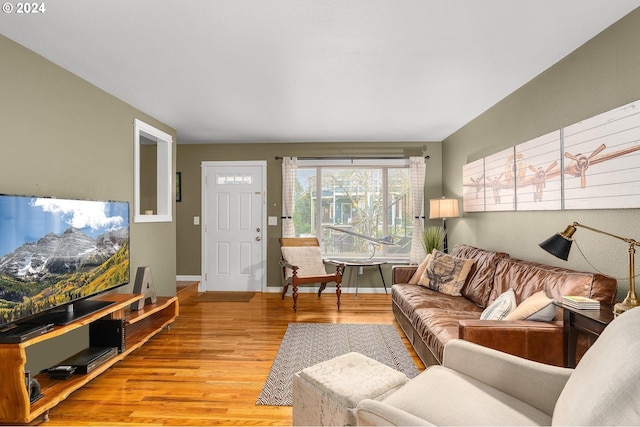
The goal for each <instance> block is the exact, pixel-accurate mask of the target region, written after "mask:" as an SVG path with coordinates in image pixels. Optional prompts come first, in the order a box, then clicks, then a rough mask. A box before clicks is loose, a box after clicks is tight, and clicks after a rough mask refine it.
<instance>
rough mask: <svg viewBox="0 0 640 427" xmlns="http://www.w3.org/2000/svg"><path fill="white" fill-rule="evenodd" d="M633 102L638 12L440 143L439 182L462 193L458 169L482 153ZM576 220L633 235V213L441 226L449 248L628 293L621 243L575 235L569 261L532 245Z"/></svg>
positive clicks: (639, 216)
mask: <svg viewBox="0 0 640 427" xmlns="http://www.w3.org/2000/svg"><path fill="white" fill-rule="evenodd" d="M638 99H640V9H636V10H635V11H633V12H632V13H630V14H629V15H627V16H626V17H624V18H623V19H622V20H620V21H619V22H617V23H616V24H614V25H613V26H611V27H610V28H608V29H607V30H605V31H604V32H603V33H601V34H599V35H598V36H596V37H595V38H593V39H592V40H590V41H589V42H587V43H586V44H585V45H583V46H582V47H580V48H579V49H577V50H576V51H575V52H573V53H572V54H571V55H569V56H567V57H566V58H564V59H563V60H561V61H560V62H558V63H557V64H556V65H554V66H553V67H551V68H550V69H548V70H547V71H545V72H544V73H542V74H541V75H539V76H538V77H536V78H535V79H533V80H532V81H530V82H529V83H528V84H526V85H525V86H523V87H522V88H520V89H519V90H517V91H516V92H514V93H513V94H511V95H510V96H508V97H507V98H505V99H504V100H502V101H501V102H499V103H498V104H496V105H495V106H493V107H492V108H491V109H489V110H488V111H487V112H485V113H484V114H482V115H480V116H479V117H477V118H476V119H475V120H473V121H472V122H470V123H468V124H467V125H466V126H464V127H463V128H462V129H460V130H459V131H457V132H456V133H454V134H453V135H451V136H450V137H449V138H447V139H446V140H445V141H444V142H443V171H444V176H443V185H444V188H445V189H446V190H447V191H448V192H449V193H451V194H456V195H457V196H458V197H461V195H462V166H463V165H464V164H465V163H468V162H471V161H474V160H477V159H479V158H482V157H484V156H486V155H488V154H493V153H495V152H498V151H500V150H502V149H505V148H508V147H511V146H514V145H516V144H519V143H521V142H525V141H528V140H530V139H532V138H535V137H537V136H540V135H543V134H546V133H548V132H551V131H554V130H557V129H560V128H561V127H564V126H567V125H570V124H573V123H576V122H579V121H581V120H583V119H586V118H589V117H592V116H594V115H597V114H599V113H602V112H605V111H607V110H610V109H612V108H615V107H619V106H621V105H624V104H626V103H629V102H632V101H635V100H638ZM573 221H578V222H581V223H584V224H586V225H590V226H592V227H595V228H599V229H603V230H606V231H609V232H611V233H614V234H618V235H620V236H628V237H632V238H635V239H638V238H640V226H639V225H640V210H639V209H615V210H574V211H545V212H491V213H465V214H464V215H463V217H462V218H460V219H452V220H449V221H447V225H448V228H449V231H450V240H451V242H452V243H453V244H456V243H469V244H473V245H478V246H481V247H484V248H488V249H499V250H503V251H506V252H509V253H510V254H511V255H512V256H515V257H518V258H524V259H528V260H533V261H539V262H543V263H547V264H554V265H559V266H565V267H568V268H574V269H578V270H585V271H595V269H598V270H600V271H602V272H604V273H607V274H609V275H612V276H614V277H616V278H622V279H623V280H619V292H618V296H619V298H623V297H624V295H626V293H627V291H628V282H629V281H628V280H626V279H625V278H628V264H627V245H626V244H625V243H624V242H621V241H618V240H616V239H612V238H609V237H606V236H602V235H599V234H597V233H593V232H591V231H588V230H584V229H583V230H580V229H579V230H578V232H577V233H576V235H575V238H576V239H577V241H578V243H579V244H580V248H582V250H583V252H584V254H585V255H586V257H587V258H588V259H589V260H590V261H591V263H592V264H593V266H591V265H589V264H588V263H587V262H586V261H585V260H584V259H583V257H582V256H581V255H580V253H579V251H578V249H577V248H575V245H574V248H573V249H572V251H571V255H570V257H569V261H568V262H564V261H561V260H558V259H556V258H554V257H553V256H551V255H549V254H547V253H546V252H544V251H543V250H542V249H540V248H539V247H538V243H539V242H541V241H543V240H544V239H546V238H547V237H549V236H551V235H552V234H554V233H556V232H558V231H562V230H564V228H565V226H567V225H568V224H570V223H571V222H573Z"/></svg>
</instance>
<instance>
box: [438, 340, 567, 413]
mask: <svg viewBox="0 0 640 427" xmlns="http://www.w3.org/2000/svg"><path fill="white" fill-rule="evenodd" d="M442 365H443V366H444V367H447V368H449V369H452V370H455V371H457V372H460V373H462V374H465V375H467V376H470V377H472V378H475V379H477V380H479V381H482V382H483V383H485V384H488V385H490V386H491V387H493V388H495V389H497V390H500V391H502V392H504V393H507V394H509V395H511V396H513V397H515V398H516V399H519V400H522V401H524V402H526V403H528V404H529V405H531V406H533V407H535V408H537V409H539V410H541V411H542V412H544V413H546V414H548V415H549V416H551V415H552V414H553V409H554V407H555V404H556V401H557V400H558V397H559V396H560V393H561V392H562V390H563V389H564V386H565V384H566V382H567V380H568V379H569V377H570V376H571V374H572V373H573V369H569V368H561V367H558V366H551V365H547V364H544V363H539V362H535V361H532V360H527V359H523V358H521V357H517V356H514V355H511V354H507V353H504V352H501V351H498V350H494V349H491V348H487V347H483V346H481V345H478V344H474V343H470V342H467V341H464V340H461V339H454V340H450V341H449V342H448V343H447V345H446V346H445V348H444V356H443V360H442Z"/></svg>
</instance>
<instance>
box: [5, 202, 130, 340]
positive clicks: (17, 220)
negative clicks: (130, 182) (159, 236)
mask: <svg viewBox="0 0 640 427" xmlns="http://www.w3.org/2000/svg"><path fill="white" fill-rule="evenodd" d="M127 283H129V203H128V202H116V201H91V200H71V199H54V198H42V197H31V196H15V195H0V329H4V330H6V329H10V328H12V327H14V326H15V325H18V324H24V325H27V324H44V323H54V324H66V323H69V322H71V321H73V320H75V319H77V318H79V317H83V316H86V315H87V314H89V313H92V312H94V311H95V310H98V309H100V308H102V307H103V306H105V305H106V304H108V303H105V302H103V301H92V300H89V299H88V298H89V297H92V296H95V295H98V294H101V293H104V292H106V291H109V290H112V289H115V288H117V287H119V286H122V285H125V284H127Z"/></svg>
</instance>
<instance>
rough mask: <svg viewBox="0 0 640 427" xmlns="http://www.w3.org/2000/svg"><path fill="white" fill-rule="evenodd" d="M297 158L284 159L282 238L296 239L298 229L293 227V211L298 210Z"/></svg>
mask: <svg viewBox="0 0 640 427" xmlns="http://www.w3.org/2000/svg"><path fill="white" fill-rule="evenodd" d="M297 163H298V158H297V157H283V158H282V237H295V236H296V229H295V226H294V225H293V211H294V210H295V208H296V199H295V197H294V196H295V194H294V193H295V189H296V172H297V170H298V164H297Z"/></svg>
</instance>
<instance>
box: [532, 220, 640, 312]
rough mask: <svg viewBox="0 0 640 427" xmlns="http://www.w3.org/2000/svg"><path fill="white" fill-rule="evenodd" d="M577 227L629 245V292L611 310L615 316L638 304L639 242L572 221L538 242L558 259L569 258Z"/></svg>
mask: <svg viewBox="0 0 640 427" xmlns="http://www.w3.org/2000/svg"><path fill="white" fill-rule="evenodd" d="M578 227H581V228H586V229H587V230H591V231H595V232H596V233H600V234H604V235H605V236H609V237H613V238H616V239H618V240H622V241H624V242H626V243H627V244H628V245H629V250H628V253H629V292H628V293H627V297H626V298H625V299H624V301H622V302H619V303H617V304H616V305H615V306H614V307H613V312H614V314H615V315H616V316H617V315H619V314H622V313H624V312H625V311H627V310H629V309H631V308H634V307H637V306H639V305H640V301H639V300H638V297H637V295H636V283H635V282H636V280H635V279H636V272H635V265H634V259H635V253H636V249H635V247H636V246H640V242H638V241H637V240H634V239H630V238H628V237H620V236H616V235H615V234H611V233H607V232H606V231H602V230H598V229H596V228H592V227H588V226H586V225H582V224H579V223H577V222H574V223H573V224H571V225H569V226H568V227H567V228H566V229H565V230H564V231H563V232H562V233H556V234H554V235H553V236H551V237H550V238H548V239H547V240H545V241H544V242H542V243H540V247H541V248H542V249H544V250H545V251H547V252H549V253H550V254H551V255H554V256H556V257H558V258H560V259H563V260H565V261H566V260H567V259H568V258H569V251H570V250H571V244H572V243H573V235H574V234H575V232H576V229H577V228H578Z"/></svg>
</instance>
